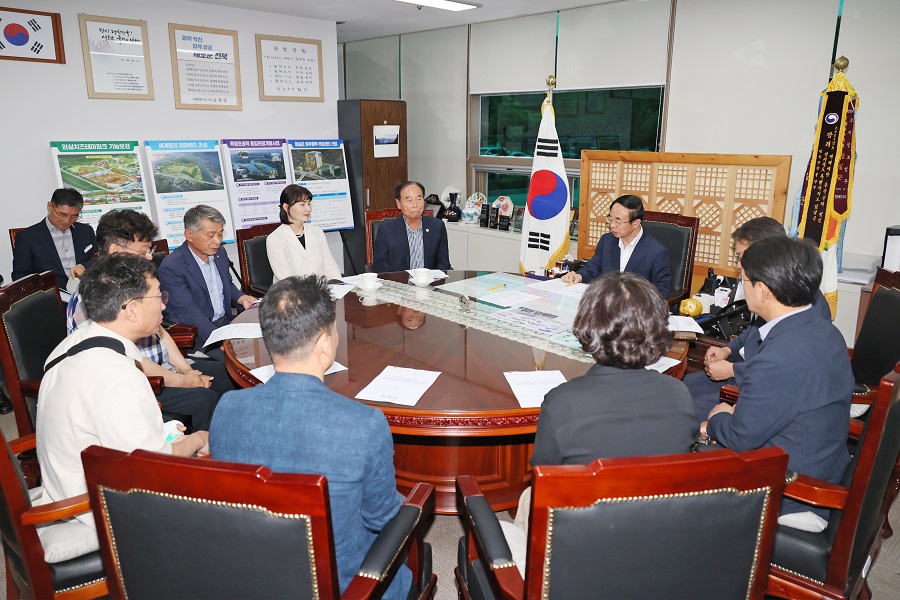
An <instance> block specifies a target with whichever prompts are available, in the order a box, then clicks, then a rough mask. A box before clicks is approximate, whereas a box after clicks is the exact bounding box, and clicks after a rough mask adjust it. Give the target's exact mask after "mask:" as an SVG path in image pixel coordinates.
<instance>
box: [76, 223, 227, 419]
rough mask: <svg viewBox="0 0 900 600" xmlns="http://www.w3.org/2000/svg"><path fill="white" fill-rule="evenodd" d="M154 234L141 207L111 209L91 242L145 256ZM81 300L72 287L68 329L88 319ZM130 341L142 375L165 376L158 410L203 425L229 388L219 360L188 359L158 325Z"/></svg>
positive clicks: (103, 253)
mask: <svg viewBox="0 0 900 600" xmlns="http://www.w3.org/2000/svg"><path fill="white" fill-rule="evenodd" d="M156 234H157V229H156V225H154V223H153V221H151V220H150V217H148V216H147V215H145V214H144V213H140V212H138V211H136V210H112V211H110V212H108V213H106V214H105V215H103V216H102V217H100V222H99V223H98V224H97V245H98V246H99V247H100V255H101V256H106V255H108V254H119V253H121V254H131V255H134V256H140V257H141V258H150V256H151V248H152V242H151V240H152V239H153V238H154V237H156ZM88 270H90V267H89V268H88ZM160 295H161V296H162V302H163V304H166V303H167V302H168V299H169V294H168V293H167V292H165V291H163V292H160ZM82 300H83V299H82V297H81V294H80V293H79V292H77V291H76V292H75V293H74V294H72V297H71V298H70V299H69V304H68V306H67V309H66V325H67V327H68V330H69V333H70V334H71V333H72V332H73V331H75V330H76V329H80V328H81V327H83V326H84V324H85V323H89V322H90V321H89V320H88V315H87V311H86V310H85V305H84V302H83V301H82ZM135 345H136V346H137V347H138V349H139V350H140V351H141V354H142V355H143V359H142V360H141V362H140V367H141V371H143V372H144V374H145V375H147V376H148V377H162V378H163V379H164V381H165V384H166V386H165V388H164V389H163V391H162V393H161V394H160V395H159V396H157V400H158V401H159V402H160V404H162V408H163V411H164V412H166V413H170V414H178V415H186V416H189V417H191V423H192V426H193V428H194V430H195V431H201V430H203V431H206V430H208V429H209V423H210V420H211V419H212V413H213V410H215V408H216V404H218V402H219V396H220V395H222V394H223V393H224V392H227V391H229V390H233V389H234V385H233V384H232V382H231V379H230V378H229V376H228V373H227V371H226V370H225V364H224V363H223V362H221V361H213V360H198V361H196V362H194V364H193V365H191V364H188V362H187V361H186V360H185V359H184V357H183V356H182V355H181V351H180V350H179V349H178V347H177V346H176V345H175V341H174V340H173V339H172V336H170V335H169V334H168V332H167V331H166V330H165V328H163V327H160V328H159V331H156V332H154V333H152V334H150V335H148V336H146V337H143V338H141V339H139V340H137V341H136V342H135Z"/></svg>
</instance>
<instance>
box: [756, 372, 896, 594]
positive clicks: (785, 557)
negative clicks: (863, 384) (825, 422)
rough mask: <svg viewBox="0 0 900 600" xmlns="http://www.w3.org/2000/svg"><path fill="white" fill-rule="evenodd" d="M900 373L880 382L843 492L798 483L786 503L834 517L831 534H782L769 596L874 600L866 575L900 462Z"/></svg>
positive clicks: (806, 480) (807, 480) (805, 480)
mask: <svg viewBox="0 0 900 600" xmlns="http://www.w3.org/2000/svg"><path fill="white" fill-rule="evenodd" d="M898 381H900V365H897V366H896V367H895V368H894V370H893V371H892V372H891V373H890V374H888V375H887V376H886V377H885V378H884V379H882V380H881V384H880V385H879V386H878V392H877V396H876V400H875V404H873V405H872V408H870V409H869V412H870V413H871V414H870V415H869V418H868V422H867V423H866V426H865V429H864V431H863V433H862V436H861V438H860V442H859V447H858V449H857V451H856V455H855V456H854V457H853V461H852V462H851V463H850V465H849V466H848V467H847V470H846V472H845V474H844V478H843V480H842V481H841V484H840V485H834V484H830V483H826V482H824V481H819V480H817V479H813V478H811V477H806V476H804V475H799V476H798V477H797V480H796V481H795V482H793V483H790V484H789V485H787V486H786V487H785V491H784V495H785V497H787V498H792V499H794V500H797V501H799V502H805V503H807V504H811V505H813V506H819V507H825V508H830V509H832V514H831V518H830V519H829V521H828V527H827V528H826V529H825V531H823V532H821V533H810V532H806V531H800V530H798V529H792V528H790V527H779V528H778V533H777V535H776V538H775V550H774V553H773V555H772V568H771V570H770V572H769V586H768V593H769V594H771V595H773V596H778V597H781V598H856V597H857V596H859V597H860V598H869V597H870V596H871V592H870V591H869V588H868V584H867V583H866V575H867V574H868V572H869V569H870V568H871V567H872V565H873V564H874V562H875V558H876V557H877V556H878V551H879V549H880V548H881V542H882V527H883V524H884V522H885V516H884V514H883V513H882V505H883V501H884V498H885V493H886V491H887V488H888V485H889V482H890V479H891V472H892V469H893V468H894V465H895V464H896V462H897V456H898V454H900V406H898V402H900V385H898Z"/></svg>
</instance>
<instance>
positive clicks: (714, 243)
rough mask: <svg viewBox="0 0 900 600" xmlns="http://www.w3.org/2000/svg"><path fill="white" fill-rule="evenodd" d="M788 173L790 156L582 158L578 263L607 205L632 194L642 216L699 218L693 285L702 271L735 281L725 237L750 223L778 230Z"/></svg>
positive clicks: (596, 236)
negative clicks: (768, 222)
mask: <svg viewBox="0 0 900 600" xmlns="http://www.w3.org/2000/svg"><path fill="white" fill-rule="evenodd" d="M790 172H791V157H790V156H777V155H768V156H767V155H756V154H686V153H678V152H617V151H611V150H585V151H583V152H582V153H581V197H580V202H579V213H578V258H581V259H588V258H590V257H591V256H593V254H594V250H595V248H596V247H597V242H599V241H600V236H601V235H603V234H604V233H606V232H607V231H609V225H607V224H606V215H607V214H608V213H609V207H610V205H611V204H612V202H613V200H615V199H616V198H618V197H619V196H621V195H623V194H633V195H635V196H638V197H640V198H642V199H643V200H644V207H645V208H646V209H647V210H654V211H659V212H667V213H676V214H683V215H689V216H694V217H699V218H700V230H699V236H698V238H697V255H696V259H695V261H694V276H695V278H694V281H695V282H696V281H698V278H697V276H698V275H699V276H700V278H702V277H706V271H707V269H708V268H709V267H713V268H714V269H715V270H716V273H719V274H728V275H736V274H737V272H738V271H737V269H736V268H735V266H734V255H733V251H732V248H731V233H732V232H733V231H734V230H735V229H737V228H738V227H740V226H741V225H743V224H744V223H745V222H746V221H748V220H750V219H752V218H754V217H761V216H764V215H767V216H770V217H772V218H774V219H777V220H778V221H779V222H783V219H784V206H785V201H786V197H787V187H788V178H789V177H790ZM700 280H701V281H702V279H700ZM698 286H699V282H698V283H697V285H696V286H694V285H692V286H691V289H692V290H694V289H696V287H698Z"/></svg>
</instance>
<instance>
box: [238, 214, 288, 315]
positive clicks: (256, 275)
mask: <svg viewBox="0 0 900 600" xmlns="http://www.w3.org/2000/svg"><path fill="white" fill-rule="evenodd" d="M280 226H281V223H266V224H264V225H254V226H253V227H247V228H246V229H238V230H237V233H236V235H237V245H238V260H239V262H240V263H241V289H243V291H244V293H245V294H250V295H251V296H256V297H262V296H264V295H265V294H266V292H268V291H269V288H270V287H272V279H274V277H275V274H274V273H272V265H270V264H269V255H268V253H267V252H266V238H268V237H269V234H270V233H272V232H273V231H275V230H276V229H278V227H280Z"/></svg>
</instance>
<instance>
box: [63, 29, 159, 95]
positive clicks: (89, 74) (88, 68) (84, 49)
mask: <svg viewBox="0 0 900 600" xmlns="http://www.w3.org/2000/svg"><path fill="white" fill-rule="evenodd" d="M88 23H101V24H107V25H129V26H131V27H138V28H140V30H141V51H142V54H143V59H144V82H145V86H146V89H147V92H146V93H144V94H129V93H126V92H100V91H97V87H98V86H97V80H96V76H97V73H95V69H94V66H95V65H94V59H93V56H92V53H91V47H90V46H91V45H90V40H89V39H88ZM78 26H79V29H80V30H81V53H82V55H83V56H84V76H85V80H86V81H87V91H88V98H116V99H122V100H153V74H152V71H151V69H150V46H149V42H148V35H147V22H146V21H138V20H135V19H119V18H117V17H101V16H97V15H86V14H84V13H81V14H79V15H78Z"/></svg>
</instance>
